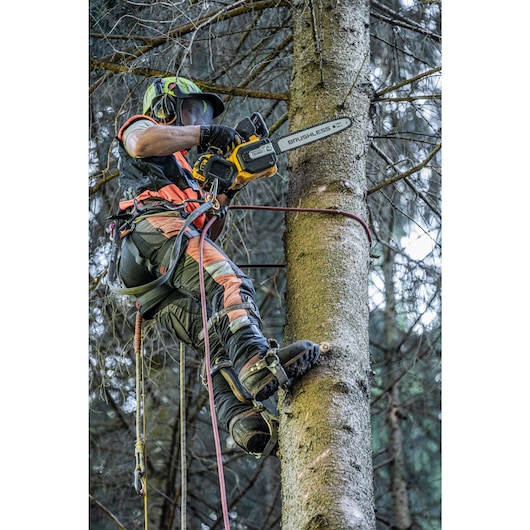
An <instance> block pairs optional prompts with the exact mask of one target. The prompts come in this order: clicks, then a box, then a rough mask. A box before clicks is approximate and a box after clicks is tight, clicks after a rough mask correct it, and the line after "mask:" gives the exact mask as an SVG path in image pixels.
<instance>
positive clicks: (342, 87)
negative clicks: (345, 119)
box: [280, 0, 375, 530]
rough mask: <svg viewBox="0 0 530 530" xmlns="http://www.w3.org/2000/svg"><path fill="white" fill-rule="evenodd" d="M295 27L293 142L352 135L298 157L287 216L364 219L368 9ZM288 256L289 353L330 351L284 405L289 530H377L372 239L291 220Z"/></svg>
mask: <svg viewBox="0 0 530 530" xmlns="http://www.w3.org/2000/svg"><path fill="white" fill-rule="evenodd" d="M292 18H293V36H294V53H293V71H292V80H291V87H290V108H289V119H290V126H291V130H297V129H300V128H303V127H307V126H310V125H314V124H315V123H319V122H321V121H325V120H328V119H332V118H335V117H338V116H343V115H347V116H351V117H352V119H353V126H352V127H351V128H350V129H348V130H347V131H346V132H344V133H342V134H339V135H335V136H334V137H332V138H329V139H326V140H323V141H320V142H317V143H314V144H312V145H311V146H309V147H306V148H302V149H298V150H296V151H293V152H292V153H291V154H290V157H289V163H290V186H289V197H288V206H294V207H308V208H326V209H341V210H345V211H349V212H352V213H355V214H356V215H358V216H360V217H361V218H363V219H366V216H367V213H366V177H365V164H366V150H367V135H368V109H369V102H370V95H371V86H370V83H369V72H368V67H369V64H370V56H369V54H370V51H369V32H368V20H369V18H368V2H367V1H366V0H356V1H351V0H349V1H341V0H338V1H330V0H324V1H322V2H318V3H317V2H312V1H311V0H306V1H305V2H295V3H294V9H293V12H292ZM285 246H286V256H287V264H288V271H287V292H286V296H287V319H286V322H287V324H286V329H285V341H286V343H287V342H291V341H293V340H298V339H311V340H314V341H316V342H322V341H325V342H328V343H330V344H331V351H329V352H327V353H324V354H323V356H322V358H321V360H320V363H319V366H317V367H316V368H315V369H314V370H312V371H311V372H310V373H308V374H307V376H306V377H305V378H304V379H303V380H302V381H301V382H300V383H299V384H297V385H295V386H294V387H293V389H292V391H290V392H289V393H285V394H282V396H281V398H282V399H281V400H280V401H281V425H280V444H281V445H280V450H281V460H282V495H283V500H282V506H283V508H282V510H283V511H282V528H283V529H284V530H302V529H306V530H309V529H317V528H328V527H329V528H340V529H341V530H349V529H373V528H375V517H374V500H373V483H372V452H371V429H370V386H371V368H370V363H369V351H368V290H367V284H368V272H369V271H368V267H369V260H370V257H369V253H370V247H369V241H368V237H367V234H366V232H365V231H364V229H363V227H362V226H361V224H360V223H358V222H356V221H355V220H353V219H350V218H346V217H343V216H338V215H327V214H314V213H311V214H309V213H289V214H288V216H287V229H286V234H285Z"/></svg>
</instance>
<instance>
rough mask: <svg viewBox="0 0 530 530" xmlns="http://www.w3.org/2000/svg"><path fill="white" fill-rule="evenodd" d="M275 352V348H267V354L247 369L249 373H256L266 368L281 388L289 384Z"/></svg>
mask: <svg viewBox="0 0 530 530" xmlns="http://www.w3.org/2000/svg"><path fill="white" fill-rule="evenodd" d="M277 351H278V349H277V348H269V349H268V350H267V353H266V354H265V355H264V356H263V357H262V358H261V359H260V360H259V361H258V362H256V363H254V364H253V365H252V366H251V367H250V368H249V372H250V373H252V372H258V371H259V370H263V368H266V369H267V370H269V371H270V372H272V375H273V376H274V377H275V378H276V380H277V381H278V384H279V385H280V386H283V385H285V384H286V383H288V382H289V378H288V377H287V374H286V373H285V370H284V369H283V366H282V363H281V361H280V358H279V357H278V355H277V354H276V352H277Z"/></svg>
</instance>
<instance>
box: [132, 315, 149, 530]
mask: <svg viewBox="0 0 530 530" xmlns="http://www.w3.org/2000/svg"><path fill="white" fill-rule="evenodd" d="M142 342H143V341H142V315H141V314H140V310H138V311H137V312H136V323H135V327H134V353H135V361H136V443H135V446H134V456H135V459H136V467H135V469H134V489H135V490H136V493H138V495H141V496H142V497H143V498H144V522H145V530H148V511H147V479H146V476H145V453H144V442H145V434H146V418H145V413H144V412H145V388H144V363H143V355H142Z"/></svg>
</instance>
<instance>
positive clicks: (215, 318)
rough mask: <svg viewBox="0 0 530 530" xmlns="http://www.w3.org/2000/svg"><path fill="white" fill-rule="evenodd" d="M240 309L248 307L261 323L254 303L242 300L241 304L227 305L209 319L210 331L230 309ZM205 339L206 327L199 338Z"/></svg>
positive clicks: (208, 327) (208, 326)
mask: <svg viewBox="0 0 530 530" xmlns="http://www.w3.org/2000/svg"><path fill="white" fill-rule="evenodd" d="M238 309H248V311H249V313H251V314H252V316H253V317H254V318H256V319H257V320H258V321H259V322H260V324H261V320H260V318H259V317H258V315H257V314H256V312H255V311H254V304H253V303H251V302H242V303H241V304H234V305H231V306H228V307H225V308H223V309H221V311H219V312H217V313H214V314H213V315H212V316H211V317H210V318H209V319H208V322H207V323H206V325H207V329H208V331H209V330H210V329H211V328H212V326H215V325H216V324H217V323H218V322H219V321H220V320H221V319H222V318H223V317H225V316H226V315H227V314H228V313H230V311H237V310H238ZM203 339H204V329H203V330H201V332H200V333H199V340H203Z"/></svg>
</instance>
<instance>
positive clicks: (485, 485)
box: [2, 5, 528, 528]
mask: <svg viewBox="0 0 530 530" xmlns="http://www.w3.org/2000/svg"><path fill="white" fill-rule="evenodd" d="M43 7H44V6H41V8H40V9H43ZM448 7H449V6H448ZM448 7H444V11H445V19H446V21H447V24H446V26H445V28H444V36H445V37H446V38H447V40H448V41H449V42H450V44H449V45H447V46H446V47H445V46H444V84H445V86H444V107H445V106H446V108H449V110H448V111H447V114H446V115H445V116H444V142H445V145H444V172H445V173H446V175H447V174H449V175H454V178H447V177H446V181H445V182H444V211H445V212H448V214H447V215H444V246H445V248H444V349H447V350H451V349H454V350H455V351H460V352H466V356H465V357H459V358H451V357H448V358H444V402H443V409H444V437H445V435H446V434H447V437H445V438H444V460H446V461H447V465H446V466H445V464H444V478H443V487H444V503H446V506H447V508H448V510H447V512H445V514H444V518H445V523H446V524H447V527H448V528H457V527H464V526H468V525H469V527H482V528H490V527H491V528H492V527H495V526H505V527H510V526H512V525H513V526H514V527H515V526H516V522H517V521H520V520H521V519H522V517H523V513H522V512H521V511H522V510H523V509H524V491H523V490H522V489H518V488H508V487H506V486H507V485H510V484H512V483H513V481H514V475H515V476H516V477H517V476H521V475H522V476H524V475H525V467H524V466H525V465H526V466H527V465H528V464H526V462H525V461H524V460H523V461H521V460H520V457H521V456H522V455H524V454H525V445H524V444H525V442H526V439H525V437H524V436H523V435H522V434H521V432H520V430H519V429H520V427H519V426H520V425H521V424H522V423H524V421H521V419H523V418H524V417H525V416H524V415H523V412H522V410H521V407H522V406H523V405H525V404H526V401H527V398H526V395H525V392H524V388H525V379H526V374H527V370H526V367H527V365H528V361H527V360H526V358H525V353H527V347H526V346H525V340H524V339H525V337H524V331H525V307H524V306H523V307H522V308H517V309H516V307H517V306H516V305H515V303H516V302H517V301H518V300H522V301H523V302H525V301H526V300H527V299H528V286H527V285H526V284H525V283H524V282H521V281H520V280H521V277H522V276H523V275H522V274H520V273H521V271H523V268H524V259H523V258H522V257H521V255H520V254H519V253H520V251H522V250H523V249H524V246H525V244H524V240H522V239H519V237H520V235H519V232H518V229H519V228H520V227H524V221H525V219H524V212H525V205H524V203H525V199H526V195H525V193H524V191H526V189H527V186H526V182H524V181H521V179H522V178H525V176H524V173H525V172H524V170H522V169H521V163H520V157H518V156H517V154H520V153H524V152H525V150H526V145H525V144H526V141H525V140H526V135H525V133H524V125H525V124H526V120H525V119H524V118H525V114H521V113H518V119H517V120H515V121H514V120H512V119H511V117H512V116H513V114H512V112H513V111H512V109H510V110H509V112H508V109H509V104H508V102H510V97H509V96H507V95H506V92H507V91H510V90H509V89H507V88H506V83H507V79H508V78H509V74H510V73H517V72H518V71H519V68H518V62H517V56H516V55H515V54H511V53H508V52H507V50H506V49H499V47H498V42H497V41H495V40H494V39H490V38H489V37H490V34H489V32H488V31H483V32H481V31H480V29H481V28H480V27H477V25H476V24H473V20H474V15H475V12H474V11H473V7H470V6H469V5H468V6H467V7H466V8H464V7H463V6H458V9H455V8H454V7H453V8H452V9H451V8H449V9H448ZM9 9H14V8H12V7H10V8H9ZM77 9H78V8H75V9H72V7H71V6H70V5H65V6H64V8H63V11H62V12H63V13H67V14H72V15H74V13H72V11H75V16H74V17H73V18H76V19H80V20H81V21H84V22H86V18H85V13H82V12H81V13H78V12H77ZM464 9H467V11H466V12H464V13H463V12H462V10H464ZM10 13H11V14H12V16H13V17H14V16H15V13H13V12H11V11H10ZM34 14H35V15H37V16H36V17H35V18H39V16H38V15H39V14H42V15H43V19H44V15H45V12H44V11H43V12H42V13H41V12H40V11H39V10H38V8H37V7H35V9H34ZM41 20H42V19H41ZM70 20H72V19H70ZM492 25H493V26H495V27H501V26H503V25H504V26H505V27H510V28H512V29H511V30H510V32H509V35H506V34H505V33H502V32H501V33H502V35H503V38H506V40H507V41H508V46H507V47H510V51H513V50H514V49H517V48H518V47H519V46H520V45H519V43H518V42H517V41H516V40H515V42H514V41H513V40H512V39H516V37H517V36H518V35H521V34H522V33H524V31H523V28H521V27H519V26H518V25H517V21H515V22H514V21H513V20H511V18H510V20H508V19H507V18H506V19H505V18H504V17H500V19H499V17H498V15H497V16H496V17H495V20H494V21H493V20H492V21H491V25H490V24H485V23H484V22H482V23H481V26H482V28H486V27H491V26H492ZM51 26H52V27H51V28H50V25H48V23H47V28H46V31H45V32H42V28H41V24H36V25H32V24H29V25H27V26H26V28H27V29H26V32H27V34H28V35H31V39H32V42H34V43H36V42H39V41H41V42H47V46H46V47H45V48H44V50H43V48H42V47H41V46H40V44H39V46H38V49H37V48H34V49H33V50H32V53H31V54H29V55H28V56H25V55H23V54H17V55H16V57H15V56H14V55H13V56H8V57H7V58H6V68H7V69H8V70H10V71H12V72H16V73H20V78H19V79H21V80H29V79H32V80H34V79H35V80H36V81H32V84H33V83H36V86H37V87H38V91H37V95H38V97H37V101H36V102H34V103H33V104H32V105H27V106H28V107H30V108H31V109H32V111H34V110H35V107H38V111H37V112H38V113H39V116H38V119H30V120H26V119H21V118H24V117H25V116H21V109H22V108H23V109H24V112H25V110H26V106H22V105H18V104H13V105H11V104H10V103H11V102H12V101H13V99H14V98H15V97H19V94H20V90H19V88H18V87H16V83H13V85H9V87H8V88H9V89H8V90H6V87H4V88H3V91H5V92H3V95H4V101H6V102H8V104H7V105H6V109H5V115H6V120H7V121H8V122H11V123H18V124H20V125H18V126H17V127H15V134H13V133H10V138H16V139H18V138H21V139H23V140H20V141H15V142H12V143H14V144H15V145H13V150H11V146H10V150H9V155H10V158H11V160H15V161H16V162H18V164H17V165H19V162H20V160H24V158H25V157H26V156H27V155H28V150H30V151H31V152H32V153H33V154H34V159H35V160H38V161H39V169H38V171H37V172H36V173H37V174H38V176H37V177H33V178H32V179H31V186H32V189H33V190H34V192H33V193H34V194H33V195H32V197H33V198H35V197H39V198H42V197H45V198H46V205H43V204H42V203H40V205H39V208H38V211H37V213H38V215H39V222H37V223H36V221H35V218H34V217H33V216H29V219H27V220H25V219H24V217H25V216H22V217H23V219H22V220H21V221H20V222H18V223H17V230H16V231H13V232H11V231H7V233H6V234H5V242H6V248H9V247H10V246H11V245H12V246H13V247H19V243H18V241H19V238H20V233H23V234H32V233H34V231H35V225H36V224H37V226H39V228H41V229H42V228H44V229H45V235H46V238H45V241H44V248H43V243H42V242H39V244H36V245H29V246H30V247H31V248H28V249H27V251H26V252H24V251H22V252H21V254H20V258H19V259H18V260H17V261H18V263H17V267H16V270H17V273H18V274H17V275H18V277H20V278H30V279H31V280H32V281H31V282H30V284H31V285H30V286H29V289H30V290H31V300H32V301H35V308H36V310H35V311H32V310H30V309H29V307H28V306H29V305H30V304H29V303H28V298H27V297H26V296H21V292H24V289H23V288H21V287H20V285H11V284H10V285H8V286H7V287H8V288H7V295H8V299H9V300H12V301H13V303H12V304H10V305H9V309H7V308H4V309H3V316H4V317H5V318H4V319H3V322H4V325H5V329H9V331H10V332H11V334H13V335H14V336H15V337H16V342H15V344H14V347H12V346H11V345H10V346H9V347H8V348H6V351H11V350H13V351H14V358H15V362H16V361H18V359H19V358H21V356H23V357H22V358H24V360H25V361H29V362H30V363H31V365H29V364H28V366H31V369H29V368H28V371H29V372H30V373H29V374H26V373H24V377H23V379H21V378H20V377H17V378H14V377H10V378H9V381H8V384H6V385H4V386H3V388H2V397H3V398H4V399H3V400H2V401H3V403H4V404H6V407H5V412H6V414H5V419H4V421H5V425H6V426H7V427H9V428H8V429H6V430H5V431H4V433H5V434H4V436H3V442H2V448H3V449H4V451H3V454H4V455H6V456H9V458H6V459H4V464H5V467H4V473H5V474H4V477H5V478H6V479H7V478H9V480H4V481H3V484H2V493H5V494H6V495H7V497H5V496H4V499H6V498H7V499H8V502H6V506H7V514H6V516H7V517H9V518H14V519H15V520H23V521H24V523H25V525H24V526H28V527H29V526H31V525H32V524H34V525H35V526H37V525H38V524H39V523H42V521H43V520H46V521H50V522H51V521H53V523H54V527H55V528H63V527H64V528H67V527H68V528H70V527H72V521H79V520H82V521H86V520H87V517H86V516H85V515H84V513H85V512H86V510H87V507H86V495H85V494H84V493H85V492H86V490H87V469H86V455H87V453H88V447H87V440H86V434H87V410H86V353H85V352H86V342H87V330H86V283H85V280H86V238H85V237H84V235H83V236H80V234H85V233H86V214H85V210H86V208H85V204H86V202H85V201H86V180H85V176H86V131H87V122H86V120H83V119H75V118H72V116H78V115H79V109H86V107H87V102H86V97H85V87H86V86H87V84H88V82H87V73H86V72H87V64H86V62H85V58H86V55H87V53H86V46H85V39H80V35H81V36H84V31H85V28H86V23H85V24H84V25H82V26H81V27H79V25H78V24H62V23H60V24H58V25H57V27H56V28H55V27H53V25H51ZM514 26H515V27H514ZM469 28H473V31H472V32H471V33H470V31H469ZM39 30H40V31H39ZM470 34H472V35H474V37H473V38H471V39H470V38H458V37H454V35H466V36H469V35H470ZM80 40H82V42H79V41H80ZM65 42H68V43H69V44H68V48H70V44H71V43H75V44H77V46H78V47H77V48H76V47H75V46H73V49H74V53H75V54H76V55H78V57H82V58H83V60H78V61H75V60H73V61H72V62H73V63H74V64H75V66H74V67H72V68H70V67H68V69H67V70H66V69H65V71H64V72H63V71H61V61H59V65H57V64H54V65H53V67H52V66H51V62H48V58H50V57H56V58H58V59H59V58H60V59H61V60H62V59H63V58H64V50H65V48H66V47H65ZM75 50H77V51H75ZM462 50H466V53H465V54H464V55H465V57H472V61H471V60H469V61H468V60H465V59H464V60H462ZM37 52H38V53H37ZM70 53H72V52H70ZM39 58H45V59H46V60H43V61H41V60H39ZM492 58H496V59H497V60H499V59H500V58H502V68H501V67H500V66H499V69H500V71H501V75H497V76H490V77H488V83H487V94H486V95H484V96H480V97H477V96H476V93H477V91H478V89H477V88H476V85H475V84H474V81H475V80H476V79H477V78H481V76H483V75H485V74H486V73H487V72H491V69H492V68H491V65H492ZM26 64H30V65H31V68H30V69H29V71H30V72H31V75H29V76H28V74H27V73H24V70H25V69H24V68H21V65H26ZM499 64H500V61H499ZM59 72H60V73H59ZM13 78H15V76H14V75H12V76H11V79H13ZM520 83H521V81H518V82H516V83H515V84H516V85H519V84H520ZM72 87H73V88H72ZM70 88H72V89H71V90H69V89H70ZM501 95H502V96H503V97H502V100H503V101H506V102H507V103H506V104H500V105H498V99H499V98H500V97H501ZM463 99H465V101H462V100H463ZM17 103H18V100H17ZM486 109H487V111H486ZM446 116H447V117H446ZM521 117H522V118H523V119H521ZM53 118H55V119H53ZM507 118H508V119H507ZM29 132H31V134H28V133H29ZM43 136H45V137H46V141H43ZM463 145H465V147H466V148H465V150H463V149H462V146H463ZM499 155H500V156H499ZM508 155H509V156H508ZM521 158H522V157H521ZM19 172H20V171H19V169H17V166H15V165H14V164H13V165H11V164H10V163H8V168H7V175H16V174H18V173H19ZM32 173H35V172H33V171H32ZM466 176H468V177H469V178H466ZM511 176H513V180H512V181H511V180H509V177H511ZM506 177H508V178H506ZM513 184H515V185H516V186H515V187H516V188H517V190H518V191H522V193H519V192H518V193H515V194H513V193H511V188H512V187H513ZM13 186H16V187H17V189H19V190H20V183H19V182H17V183H13ZM503 197H506V200H505V201H503ZM50 204H52V205H53V206H54V207H53V208H48V207H45V206H49V205H50ZM11 208H13V207H11ZM8 212H9V214H11V215H10V218H14V216H15V215H17V218H18V217H19V215H18V207H16V206H15V208H14V209H8ZM33 237H34V236H33ZM37 239H39V237H38V236H37ZM37 256H38V257H39V260H38V261H37V260H36V257H37ZM43 257H44V258H46V259H44V260H43V259H42V258H43ZM521 263H522V265H520V264H521ZM37 264H38V267H37V266H36V265H37ZM513 265H515V267H513ZM512 268H514V269H515V271H514V272H512ZM35 280H37V281H36V282H35ZM35 283H36V284H37V285H36V286H35V285H34V284H35ZM463 293H465V294H464V295H463ZM28 316H29V317H30V318H28ZM446 330H447V331H446ZM508 330H509V332H508ZM456 345H457V346H456ZM520 354H522V355H520ZM501 370H502V372H501ZM499 373H502V374H503V375H502V377H499ZM505 395H509V400H507V399H506V398H504V396H505ZM14 398H16V400H15V399H14ZM503 398H504V399H503ZM7 405H8V406H7ZM507 438H509V443H506V439H507ZM15 456H16V457H15ZM72 462H73V464H72ZM26 469H27V470H30V471H32V472H33V471H34V472H36V473H37V477H36V481H34V480H33V477H31V478H32V480H31V488H28V487H27V485H28V475H27V474H26V473H22V472H21V471H22V470H26ZM485 477H487V478H488V480H484V479H485ZM499 485H501V487H500V488H499V487H498V486H499ZM34 491H36V493H34ZM462 499H465V504H466V509H465V510H464V511H462V510H461V508H459V505H461V504H462ZM484 506H488V507H492V506H495V507H496V509H493V510H491V509H488V510H484V509H483V507H484ZM508 506H509V508H508ZM503 507H506V509H503ZM28 508H31V509H28ZM452 521H454V524H451V522H452ZM63 525H64V526H63ZM75 526H76V527H79V525H78V524H75Z"/></svg>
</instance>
